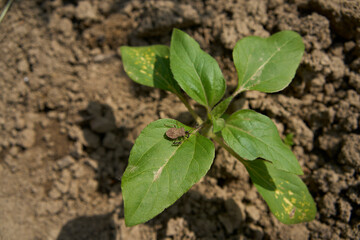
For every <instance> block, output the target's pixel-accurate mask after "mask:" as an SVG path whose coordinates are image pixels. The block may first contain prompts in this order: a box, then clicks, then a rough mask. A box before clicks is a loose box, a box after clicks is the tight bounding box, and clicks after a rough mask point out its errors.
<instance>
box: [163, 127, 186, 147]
mask: <svg viewBox="0 0 360 240" xmlns="http://www.w3.org/2000/svg"><path fill="white" fill-rule="evenodd" d="M165 135H166V136H167V137H168V138H169V139H172V140H174V141H173V145H179V144H181V143H182V141H183V140H184V139H185V137H186V138H189V136H190V132H189V131H185V128H183V127H177V126H176V125H173V126H170V129H168V130H167V131H166V133H165Z"/></svg>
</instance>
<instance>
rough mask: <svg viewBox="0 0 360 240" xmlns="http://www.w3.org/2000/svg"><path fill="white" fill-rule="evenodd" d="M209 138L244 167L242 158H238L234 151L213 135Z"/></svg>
mask: <svg viewBox="0 0 360 240" xmlns="http://www.w3.org/2000/svg"><path fill="white" fill-rule="evenodd" d="M211 138H212V139H214V140H215V142H217V143H218V144H219V145H220V146H222V147H223V148H225V150H226V151H228V152H229V153H230V154H231V155H233V156H234V157H235V158H237V159H238V160H239V161H240V162H241V163H242V164H244V165H246V163H245V160H244V159H243V158H242V157H240V156H239V155H238V154H237V153H236V152H235V151H234V150H232V149H231V148H230V147H229V146H228V145H226V143H225V142H224V140H223V139H222V138H221V137H219V136H217V135H215V134H213V135H211Z"/></svg>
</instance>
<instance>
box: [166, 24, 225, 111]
mask: <svg viewBox="0 0 360 240" xmlns="http://www.w3.org/2000/svg"><path fill="white" fill-rule="evenodd" d="M170 67H171V71H172V73H173V74H174V77H175V79H176V81H177V82H178V83H179V85H180V87H181V88H182V89H183V90H184V91H185V92H186V93H187V94H188V95H189V96H190V97H191V98H192V99H194V100H195V101H197V102H198V103H200V104H202V105H204V106H205V107H208V108H212V107H213V106H214V105H215V104H216V103H217V102H218V101H220V99H221V98H222V97H223V95H224V93H225V89H226V85H225V79H224V77H223V75H222V73H221V70H220V67H219V65H218V63H217V62H216V60H215V59H214V58H212V57H211V56H210V55H209V54H207V53H206V52H204V51H203V50H201V49H200V46H199V44H198V43H197V42H196V41H195V40H194V39H192V38H191V37H190V36H189V35H187V34H186V33H184V32H182V31H180V30H178V29H174V30H173V34H172V37H171V45H170Z"/></svg>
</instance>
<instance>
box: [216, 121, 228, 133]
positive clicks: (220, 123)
mask: <svg viewBox="0 0 360 240" xmlns="http://www.w3.org/2000/svg"><path fill="white" fill-rule="evenodd" d="M224 127H225V120H224V119H223V118H218V119H213V132H214V133H217V132H220V131H221V130H222V129H223V128H224Z"/></svg>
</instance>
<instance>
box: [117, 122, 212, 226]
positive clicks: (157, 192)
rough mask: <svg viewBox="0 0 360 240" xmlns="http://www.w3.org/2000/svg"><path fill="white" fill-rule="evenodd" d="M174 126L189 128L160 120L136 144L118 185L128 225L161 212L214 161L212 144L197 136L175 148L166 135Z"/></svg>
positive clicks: (200, 176) (187, 188)
mask: <svg viewBox="0 0 360 240" xmlns="http://www.w3.org/2000/svg"><path fill="white" fill-rule="evenodd" d="M174 125H177V126H179V127H184V128H185V130H190V129H191V128H189V127H187V126H185V125H183V124H181V123H180V122H177V121H176V120H172V119H161V120H157V121H155V122H152V123H150V124H149V125H148V126H147V127H146V128H145V129H144V130H143V131H142V132H141V134H140V136H139V137H138V138H137V139H136V141H135V144H134V147H133V148H132V150H131V153H130V158H129V164H128V166H127V168H126V170H125V172H124V175H123V177H122V184H121V187H122V193H123V198H124V205H125V207H124V208H125V223H126V225H127V226H133V225H136V224H139V223H143V222H146V221H148V220H150V219H151V218H153V217H155V216H156V215H157V214H159V213H161V212H162V211H163V210H164V209H165V208H167V207H169V206H170V205H171V204H173V203H174V202H175V201H176V200H177V199H178V198H180V197H181V195H183V194H184V193H185V192H186V191H187V190H189V189H190V187H191V186H192V185H193V184H195V183H196V182H198V181H199V180H200V179H201V178H202V177H203V176H204V175H205V174H206V173H207V171H208V170H209V168H210V166H211V164H212V162H213V159H214V155H215V148H214V144H213V143H212V142H211V141H210V140H209V139H207V138H205V137H204V136H202V135H200V134H198V133H194V134H192V135H190V137H189V138H186V139H185V140H183V142H182V143H181V144H179V145H174V144H173V140H171V139H168V138H167V137H166V135H165V133H166V131H167V130H168V129H169V128H170V127H172V126H174Z"/></svg>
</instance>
